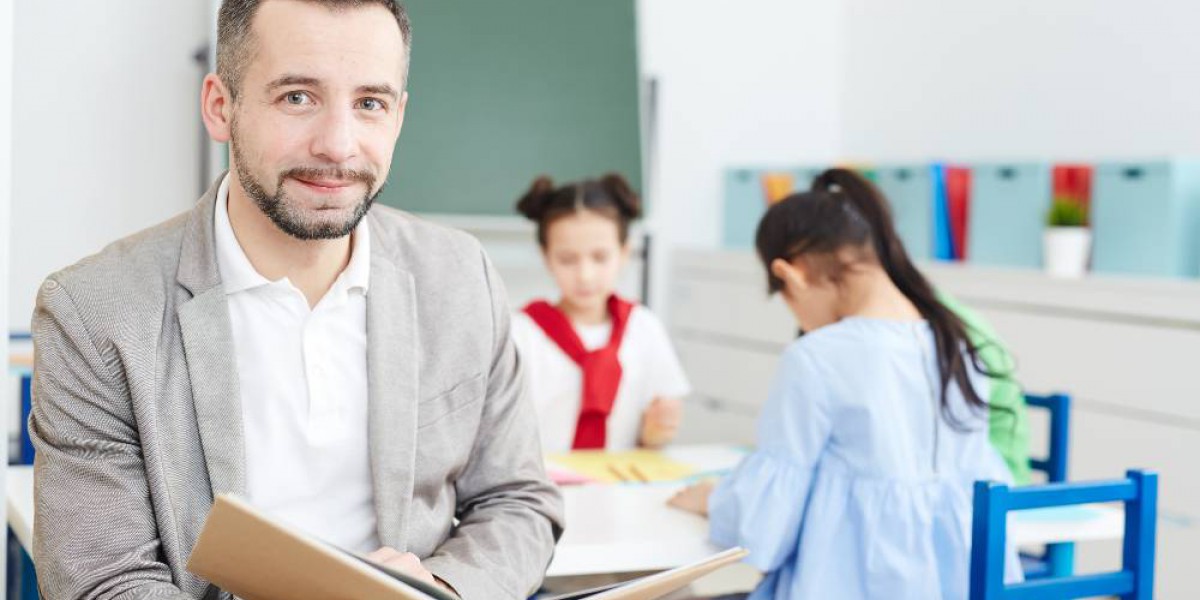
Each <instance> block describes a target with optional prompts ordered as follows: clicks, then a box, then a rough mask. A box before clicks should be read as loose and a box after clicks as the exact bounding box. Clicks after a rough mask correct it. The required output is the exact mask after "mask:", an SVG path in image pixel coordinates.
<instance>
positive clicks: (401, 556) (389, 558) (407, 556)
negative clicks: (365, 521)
mask: <svg viewBox="0 0 1200 600" xmlns="http://www.w3.org/2000/svg"><path fill="white" fill-rule="evenodd" d="M367 560H369V561H372V562H376V563H379V564H381V565H383V566H385V567H387V568H389V569H392V570H395V571H399V572H401V573H403V574H405V575H408V576H410V577H413V578H414V579H417V580H419V581H423V582H425V583H428V584H429V585H432V586H435V587H439V588H442V589H443V590H446V591H447V592H450V593H451V594H454V596H456V597H457V596H458V592H456V591H454V588H452V587H450V585H449V584H447V583H446V582H445V581H442V580H441V579H438V578H437V577H434V576H433V573H430V572H429V569H426V568H425V566H424V565H422V564H421V559H419V558H417V555H416V554H413V553H412V552H401V551H399V550H397V549H395V548H392V547H389V546H384V547H382V548H380V549H378V550H376V551H374V552H372V553H370V554H368V555H367Z"/></svg>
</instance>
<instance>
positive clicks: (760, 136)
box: [637, 0, 842, 311]
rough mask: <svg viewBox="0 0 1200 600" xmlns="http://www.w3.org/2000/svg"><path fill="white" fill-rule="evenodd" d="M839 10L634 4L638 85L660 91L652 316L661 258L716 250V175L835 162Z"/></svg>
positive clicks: (652, 192) (671, 1)
mask: <svg viewBox="0 0 1200 600" xmlns="http://www.w3.org/2000/svg"><path fill="white" fill-rule="evenodd" d="M841 3H842V0H786V1H785V0H739V1H738V2H727V1H719V0H638V3H637V8H638V27H639V32H638V34H639V35H638V39H639V61H640V64H641V71H642V74H643V77H654V78H656V79H657V80H658V84H659V103H658V109H657V114H658V121H657V131H656V137H657V140H658V143H657V147H658V156H657V164H655V165H652V166H651V173H652V174H653V175H654V176H653V178H652V186H651V188H650V189H649V190H648V196H649V198H650V201H651V202H652V205H651V214H650V216H649V218H648V222H649V225H650V227H651V229H652V230H653V231H654V232H655V234H656V236H657V237H656V240H655V242H656V244H657V250H658V251H657V255H656V263H657V264H656V266H655V269H654V281H655V285H654V290H653V292H652V294H651V298H652V302H653V304H654V308H655V309H656V310H659V311H663V310H665V308H666V307H665V306H664V303H663V300H664V298H665V289H666V288H665V284H666V270H665V265H666V258H667V255H668V254H669V252H668V251H667V250H668V248H669V247H674V246H699V247H711V246H715V245H717V243H718V241H719V239H720V226H721V221H720V218H721V189H722V173H723V170H724V168H725V167H727V166H729V165H734V164H782V165H787V164H794V163H809V162H824V161H829V160H832V159H834V158H836V157H838V156H839V155H840V147H841V133H840V131H839V113H840V110H841V109H840V107H839V104H838V103H839V95H838V87H839V85H838V80H839V77H840V63H841V44H840V30H839V23H840V13H841Z"/></svg>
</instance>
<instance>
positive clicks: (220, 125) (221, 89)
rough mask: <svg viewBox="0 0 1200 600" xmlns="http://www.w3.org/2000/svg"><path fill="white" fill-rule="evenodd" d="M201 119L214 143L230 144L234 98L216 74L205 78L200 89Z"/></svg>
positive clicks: (210, 74)
mask: <svg viewBox="0 0 1200 600" xmlns="http://www.w3.org/2000/svg"><path fill="white" fill-rule="evenodd" d="M200 118H201V119H203V120H204V128H205V129H207V130H208V137H210V138H212V140H213V141H214V142H217V143H219V144H223V143H225V142H228V141H229V139H230V138H231V137H232V133H233V96H231V95H230V93H229V88H228V87H226V85H225V82H223V81H221V78H220V77H218V76H217V74H216V73H209V74H208V75H206V76H205V77H204V83H203V84H201V87H200Z"/></svg>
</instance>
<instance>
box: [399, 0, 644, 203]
mask: <svg viewBox="0 0 1200 600" xmlns="http://www.w3.org/2000/svg"><path fill="white" fill-rule="evenodd" d="M406 5H407V6H408V10H409V14H410V15H411V18H412V23H413V56H412V67H411V74H410V76H409V86H408V90H409V94H410V99H409V105H408V112H407V115H406V116H405V123H404V130H403V131H402V133H401V134H400V141H399V143H398V144H397V148H396V154H395V157H394V159H393V162H392V171H391V175H390V177H389V182H388V185H387V188H386V189H385V191H384V192H383V194H382V195H381V196H380V201H381V202H383V203H384V204H388V205H391V206H397V207H400V208H403V209H405V210H409V211H414V212H425V213H452V214H479V215H506V214H513V208H512V207H513V204H514V202H515V201H516V198H517V197H518V196H519V195H520V193H521V192H523V191H524V190H525V188H526V186H527V185H528V184H529V182H530V181H531V180H532V179H533V178H534V177H535V176H536V175H538V174H541V173H546V174H549V175H551V176H552V177H554V178H555V179H556V180H565V179H574V178H580V177H585V176H592V175H599V174H601V173H603V172H606V171H618V172H620V173H623V174H624V175H626V177H628V178H630V181H631V183H632V184H633V185H634V186H635V188H640V187H641V151H640V143H639V135H640V134H639V127H638V113H639V110H638V107H639V93H638V73H637V34H636V22H635V15H634V0H408V2H406Z"/></svg>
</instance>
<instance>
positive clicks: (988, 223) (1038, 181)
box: [967, 163, 1053, 268]
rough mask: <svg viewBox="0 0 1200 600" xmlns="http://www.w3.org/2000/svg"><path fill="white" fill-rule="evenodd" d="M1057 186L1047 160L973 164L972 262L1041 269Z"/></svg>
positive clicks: (969, 241) (969, 240) (969, 254)
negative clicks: (1053, 182) (1048, 219)
mask: <svg viewBox="0 0 1200 600" xmlns="http://www.w3.org/2000/svg"><path fill="white" fill-rule="evenodd" d="M1052 187H1053V185H1052V181H1051V167H1050V165H1048V164H1044V163H1005V164H1002V163H983V164H977V165H974V167H973V168H972V175H971V216H970V221H969V223H968V226H967V228H968V231H969V234H968V235H967V260H969V261H970V262H971V263H974V264H980V265H993V266H1005V267H1027V268H1040V267H1041V266H1042V233H1043V232H1044V231H1045V222H1046V215H1047V212H1048V211H1049V210H1050V200H1051V194H1052Z"/></svg>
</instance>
